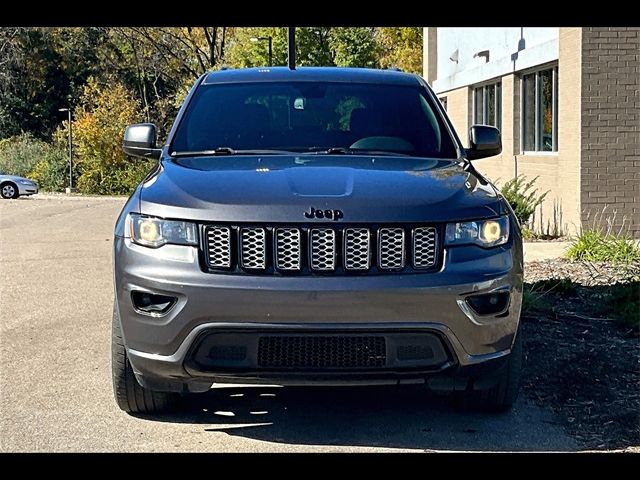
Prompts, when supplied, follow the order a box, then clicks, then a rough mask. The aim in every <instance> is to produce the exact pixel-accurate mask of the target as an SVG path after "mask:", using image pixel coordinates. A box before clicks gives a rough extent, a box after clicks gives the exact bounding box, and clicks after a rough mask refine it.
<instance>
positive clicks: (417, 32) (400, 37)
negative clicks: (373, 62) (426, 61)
mask: <svg viewBox="0 0 640 480" xmlns="http://www.w3.org/2000/svg"><path fill="white" fill-rule="evenodd" d="M377 39H378V42H379V45H380V50H381V52H380V65H381V66H382V67H398V68H400V69H402V70H404V71H405V72H412V73H417V74H420V75H421V74H422V27H381V28H378V32H377Z"/></svg>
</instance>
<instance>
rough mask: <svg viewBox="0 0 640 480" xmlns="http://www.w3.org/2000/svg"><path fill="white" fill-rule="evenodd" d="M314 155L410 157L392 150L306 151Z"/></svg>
mask: <svg viewBox="0 0 640 480" xmlns="http://www.w3.org/2000/svg"><path fill="white" fill-rule="evenodd" d="M307 151H308V152H310V153H313V154H315V155H359V154H363V155H392V156H395V155H401V156H405V157H407V156H412V155H410V154H408V153H403V152H394V151H392V150H371V149H368V148H350V147H329V148H325V147H312V148H310V149H308V150H307Z"/></svg>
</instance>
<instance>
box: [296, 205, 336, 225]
mask: <svg viewBox="0 0 640 480" xmlns="http://www.w3.org/2000/svg"><path fill="white" fill-rule="evenodd" d="M304 216H305V217H307V218H328V219H329V220H333V221H334V222H337V221H338V220H340V219H341V218H343V217H344V213H342V210H337V209H335V210H316V209H315V208H313V207H311V208H310V209H309V210H308V211H306V212H304Z"/></svg>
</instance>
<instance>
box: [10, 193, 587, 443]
mask: <svg viewBox="0 0 640 480" xmlns="http://www.w3.org/2000/svg"><path fill="white" fill-rule="evenodd" d="M125 200H126V199H125V198H122V197H120V198H113V197H111V198H109V197H66V196H44V195H38V196H35V197H32V198H21V199H18V200H3V201H0V451H4V452H15V451H22V452H24V451H75V452H94V451H118V452H119V451H210V452H290V451H291V452H293V451H296V452H298V451H312V452H316V451H341V452H345V451H346V452H356V451H357V452H360V451H405V450H407V451H434V450H437V451H441V450H445V451H469V450H471V451H513V450H533V451H546V450H575V449H577V448H578V444H577V443H576V441H575V440H574V439H572V438H570V437H568V436H567V435H566V434H565V433H564V432H563V430H562V428H561V427H560V426H559V425H558V424H557V423H556V421H555V420H554V418H553V415H552V414H551V413H550V412H549V411H547V410H544V409H541V408H539V407H537V406H535V405H534V404H533V402H531V401H529V400H528V399H526V398H525V397H524V396H523V395H521V396H520V399H519V401H518V403H517V404H516V406H515V408H514V409H513V410H512V411H511V412H509V413H507V414H499V415H496V414H478V413H471V412H460V411H458V410H455V409H454V408H453V407H451V406H450V405H448V402H447V401H446V399H444V398H438V397H436V398H432V397H430V396H428V395H427V394H426V392H424V391H423V390H422V389H420V388H416V387H404V388H401V389H398V388H388V387H385V388H381V387H375V388H372V387H357V388H356V387H335V388H329V387H314V388H311V387H309V388H286V387H277V386H273V387H268V386H267V387H249V386H240V387H237V386H233V387H220V388H214V389H212V391H211V392H210V393H208V394H205V395H203V396H200V397H198V398H196V399H193V400H192V401H190V402H189V403H188V404H186V405H184V408H183V409H182V410H181V411H180V412H179V413H176V414H172V415H166V416H157V417H153V418H149V417H146V418H142V417H134V416H130V415H127V414H125V413H123V412H121V411H120V410H118V408H117V407H116V404H115V402H114V400H113V393H112V387H111V367H110V341H111V338H110V335H111V327H110V322H111V306H112V301H113V283H112V271H111V260H112V258H111V248H112V234H113V226H114V223H115V220H116V217H117V215H118V213H119V211H120V209H121V207H122V205H123V204H124V202H125Z"/></svg>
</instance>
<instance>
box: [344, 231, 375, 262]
mask: <svg viewBox="0 0 640 480" xmlns="http://www.w3.org/2000/svg"><path fill="white" fill-rule="evenodd" d="M370 250H371V236H370V235H369V229H368V228H347V229H345V231H344V268H345V269H347V270H369V266H370V263H371V261H370V258H371V252H370Z"/></svg>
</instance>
